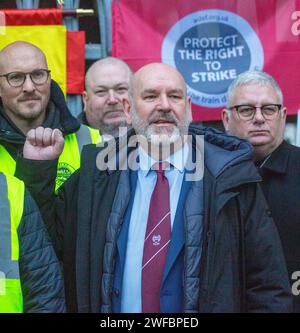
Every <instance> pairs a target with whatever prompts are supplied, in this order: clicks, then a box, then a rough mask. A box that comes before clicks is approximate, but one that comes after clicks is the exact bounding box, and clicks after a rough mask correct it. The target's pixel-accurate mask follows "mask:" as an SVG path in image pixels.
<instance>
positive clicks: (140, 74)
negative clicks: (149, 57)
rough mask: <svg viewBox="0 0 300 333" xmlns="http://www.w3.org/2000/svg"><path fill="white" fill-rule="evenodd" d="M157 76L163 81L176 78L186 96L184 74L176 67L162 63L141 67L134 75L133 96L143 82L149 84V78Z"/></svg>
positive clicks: (131, 91) (156, 77)
mask: <svg viewBox="0 0 300 333" xmlns="http://www.w3.org/2000/svg"><path fill="white" fill-rule="evenodd" d="M151 78H155V80H158V81H160V82H161V83H164V82H165V83H166V82H167V81H171V80H173V79H174V80H175V82H176V86H177V88H178V89H182V91H183V92H184V96H186V84H185V81H184V78H183V76H182V75H181V74H180V73H179V72H178V70H177V69H175V68H174V67H172V66H170V65H167V64H162V63H151V64H148V65H145V66H143V67H142V68H140V69H139V70H138V71H137V72H136V73H135V74H134V75H133V77H132V82H131V85H130V93H131V95H132V96H133V94H134V91H135V90H137V89H139V88H140V87H141V84H142V85H143V84H147V82H148V80H151Z"/></svg>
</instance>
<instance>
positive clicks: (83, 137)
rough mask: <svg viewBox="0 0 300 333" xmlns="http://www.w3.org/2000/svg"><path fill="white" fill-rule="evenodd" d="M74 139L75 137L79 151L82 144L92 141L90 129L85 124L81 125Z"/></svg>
mask: <svg viewBox="0 0 300 333" xmlns="http://www.w3.org/2000/svg"><path fill="white" fill-rule="evenodd" d="M76 139H77V144H78V149H79V151H80V152H81V151H82V148H83V146H84V145H86V144H89V143H91V142H92V137H91V134H90V129H89V128H88V127H87V126H85V125H81V126H80V128H79V130H78V131H77V132H76Z"/></svg>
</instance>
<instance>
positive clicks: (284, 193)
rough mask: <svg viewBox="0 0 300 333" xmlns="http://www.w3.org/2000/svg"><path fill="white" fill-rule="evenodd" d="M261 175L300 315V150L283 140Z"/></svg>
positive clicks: (296, 308)
mask: <svg viewBox="0 0 300 333" xmlns="http://www.w3.org/2000/svg"><path fill="white" fill-rule="evenodd" d="M260 173H261V175H262V177H263V183H262V189H263V192H264V194H265V197H266V199H267V202H268V204H269V207H270V209H271V212H272V215H273V218H274V221H275V223H276V225H277V228H278V231H279V235H280V238H281V241H282V246H283V251H284V255H285V258H286V262H287V268H288V273H289V278H290V281H291V285H292V292H293V294H294V297H293V303H294V307H293V308H294V311H295V312H300V148H298V147H295V146H293V145H291V144H289V143H287V142H286V141H283V142H282V144H281V145H280V146H279V147H278V148H277V149H276V150H275V151H274V152H273V153H272V154H271V156H270V157H269V158H268V160H267V161H266V163H265V164H264V165H263V166H262V167H261V168H260ZM294 272H299V273H294ZM293 274H294V276H293ZM296 294H299V295H296Z"/></svg>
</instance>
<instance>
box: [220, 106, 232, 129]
mask: <svg viewBox="0 0 300 333" xmlns="http://www.w3.org/2000/svg"><path fill="white" fill-rule="evenodd" d="M221 116H222V122H223V126H224V128H225V131H226V132H228V129H229V117H230V116H229V113H228V110H227V109H223V110H222V113H221Z"/></svg>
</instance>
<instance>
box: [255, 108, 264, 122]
mask: <svg viewBox="0 0 300 333" xmlns="http://www.w3.org/2000/svg"><path fill="white" fill-rule="evenodd" d="M253 121H254V122H259V123H264V122H265V118H264V116H263V113H262V110H261V108H260V107H257V108H256V112H255V114H254V118H253Z"/></svg>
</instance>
